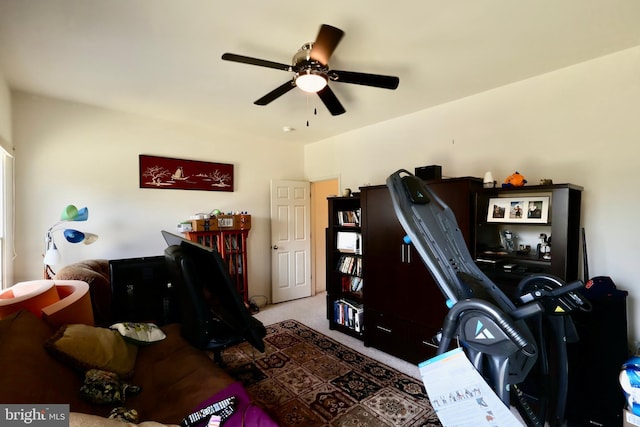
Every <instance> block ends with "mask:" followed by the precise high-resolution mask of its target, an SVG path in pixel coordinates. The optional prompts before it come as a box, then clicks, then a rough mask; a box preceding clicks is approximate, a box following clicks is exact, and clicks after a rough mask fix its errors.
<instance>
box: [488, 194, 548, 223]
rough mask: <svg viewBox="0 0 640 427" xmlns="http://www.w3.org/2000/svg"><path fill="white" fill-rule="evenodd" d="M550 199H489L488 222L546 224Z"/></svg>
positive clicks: (543, 197) (544, 197)
mask: <svg viewBox="0 0 640 427" xmlns="http://www.w3.org/2000/svg"><path fill="white" fill-rule="evenodd" d="M548 221H549V197H548V196H540V197H496V198H491V199H489V207H488V209H487V222H517V223H523V224H527V223H530V224H546V223H547V222H548Z"/></svg>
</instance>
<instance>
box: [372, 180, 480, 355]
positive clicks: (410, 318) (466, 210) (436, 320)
mask: <svg viewBox="0 0 640 427" xmlns="http://www.w3.org/2000/svg"><path fill="white" fill-rule="evenodd" d="M428 183H429V185H430V187H431V188H432V189H433V190H434V191H435V192H436V194H437V195H438V196H439V197H440V198H442V200H443V201H444V202H445V203H446V204H447V205H449V207H450V208H451V209H452V210H453V212H454V213H455V214H456V217H457V220H458V223H459V227H460V229H461V231H462V233H463V235H464V236H465V239H466V240H467V244H468V245H469V247H470V248H472V247H473V246H474V244H475V242H474V240H473V239H474V237H475V236H474V233H473V230H474V224H475V220H476V215H475V192H476V191H478V190H479V189H481V188H482V181H481V180H480V179H478V178H453V179H445V180H437V181H429V182H428ZM360 190H361V194H360V203H361V206H362V242H363V248H362V254H363V255H362V258H363V279H364V284H365V285H364V293H363V303H364V337H363V338H364V343H365V345H367V346H372V347H375V348H378V349H380V350H383V351H385V352H387V353H389V354H393V355H395V356H397V357H399V358H401V359H404V360H407V361H409V362H411V363H418V362H420V361H422V360H424V359H426V358H428V357H431V356H433V355H434V354H435V351H436V347H435V346H434V345H433V344H432V338H433V337H434V336H435V335H436V334H437V333H438V331H439V330H440V329H441V328H442V322H443V319H444V316H445V314H446V312H447V308H446V306H445V300H444V297H443V295H442V292H441V291H440V289H439V288H438V286H437V285H436V283H435V281H434V280H433V278H432V277H431V274H430V273H429V271H428V270H427V268H426V267H425V265H424V263H423V261H422V259H421V258H420V256H419V255H418V253H417V251H416V250H415V249H414V248H413V247H412V246H411V245H407V244H405V243H404V241H403V237H404V236H405V235H406V233H405V232H404V230H403V228H402V226H401V225H400V223H399V221H398V219H397V217H396V214H395V211H394V209H393V204H392V201H391V196H390V194H389V190H388V189H387V187H386V186H371V187H362V188H361V189H360Z"/></svg>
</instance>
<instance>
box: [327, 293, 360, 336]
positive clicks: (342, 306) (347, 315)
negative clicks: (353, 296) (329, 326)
mask: <svg viewBox="0 0 640 427" xmlns="http://www.w3.org/2000/svg"><path fill="white" fill-rule="evenodd" d="M333 313H334V321H335V322H336V323H337V324H338V325H342V326H346V327H347V328H350V329H353V330H355V331H356V332H362V330H363V319H364V307H363V305H362V304H360V303H357V302H355V301H352V300H349V299H346V298H342V299H339V300H335V301H334V302H333Z"/></svg>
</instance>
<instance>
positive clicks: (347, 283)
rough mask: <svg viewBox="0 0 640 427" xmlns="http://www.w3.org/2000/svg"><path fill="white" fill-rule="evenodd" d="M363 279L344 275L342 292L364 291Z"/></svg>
mask: <svg viewBox="0 0 640 427" xmlns="http://www.w3.org/2000/svg"><path fill="white" fill-rule="evenodd" d="M362 285H363V280H362V277H358V276H342V292H353V293H359V292H362Z"/></svg>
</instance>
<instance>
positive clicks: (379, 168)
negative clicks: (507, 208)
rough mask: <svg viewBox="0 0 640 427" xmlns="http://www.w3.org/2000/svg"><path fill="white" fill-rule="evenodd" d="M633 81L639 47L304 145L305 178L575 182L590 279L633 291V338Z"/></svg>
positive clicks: (638, 246) (636, 317)
mask: <svg viewBox="0 0 640 427" xmlns="http://www.w3.org/2000/svg"><path fill="white" fill-rule="evenodd" d="M638 76H640V47H636V48H633V49H629V50H626V51H622V52H619V53H616V54H613V55H609V56H606V57H602V58H600V59H596V60H593V61H589V62H586V63H583V64H579V65H576V66H573V67H570V68H566V69H563V70H560V71H557V72H553V73H549V74H546V75H542V76H539V77H536V78H532V79H529V80H525V81H521V82H518V83H514V84H511V85H509V86H504V87H501V88H498V89H495V90H492V91H489V92H486V93H482V94H478V95H476V96H472V97H468V98H464V99H461V100H458V101H456V102H451V103H448V104H445V105H441V106H438V107H435V108H431V109H428V110H424V111H420V112H418V113H415V114H412V115H408V116H405V117H401V118H398V119H395V120H390V121H387V122H384V123H379V124H377V125H374V126H370V127H368V128H364V129H360V130H358V131H355V132H351V133H348V134H343V135H340V136H338V137H335V138H331V139H328V140H325V141H322V142H318V143H315V144H312V145H308V146H306V147H305V173H306V174H307V177H308V178H309V179H313V178H314V177H322V176H328V175H332V174H334V175H337V174H340V176H341V180H342V185H343V186H344V187H351V188H357V187H358V186H361V185H363V184H366V183H370V184H383V183H384V180H385V178H386V177H387V176H388V175H389V174H390V173H392V172H394V171H395V170H397V169H398V168H405V169H408V170H410V171H413V169H414V168H415V167H416V166H424V165H431V164H438V165H442V169H443V175H446V176H469V175H471V176H478V177H482V176H483V175H484V173H485V172H486V171H489V170H490V171H492V172H493V176H494V178H496V179H498V180H503V179H504V177H506V176H507V175H509V174H511V173H513V172H514V171H515V170H518V171H519V172H521V173H522V174H524V175H525V177H526V178H527V179H528V180H529V182H530V183H537V182H539V180H540V179H541V178H551V179H553V181H554V182H556V183H563V182H571V183H574V184H578V185H582V186H584V188H585V191H584V193H583V203H582V211H583V215H582V223H583V225H584V227H585V229H586V235H587V242H588V245H589V247H588V252H589V263H590V264H589V266H590V274H591V276H596V275H607V276H611V277H612V278H613V279H614V281H615V282H616V283H617V285H618V287H620V288H622V289H625V290H628V291H629V292H630V295H629V300H628V302H629V303H628V307H629V319H630V321H629V329H630V336H631V337H634V338H632V340H640V336H639V335H638V334H640V311H639V310H638V309H637V301H638V298H640V280H639V279H638V277H639V275H638V267H637V265H638V259H639V258H640V223H639V222H638V212H640V191H639V190H638V179H637V178H636V177H635V173H636V171H637V164H638V161H639V160H638V159H639V158H640V120H639V119H638V117H640V79H639V78H638ZM401 84H402V83H401Z"/></svg>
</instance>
